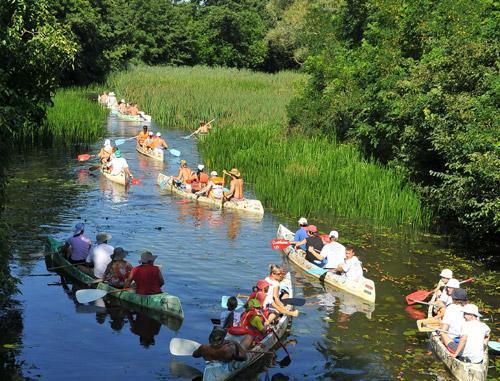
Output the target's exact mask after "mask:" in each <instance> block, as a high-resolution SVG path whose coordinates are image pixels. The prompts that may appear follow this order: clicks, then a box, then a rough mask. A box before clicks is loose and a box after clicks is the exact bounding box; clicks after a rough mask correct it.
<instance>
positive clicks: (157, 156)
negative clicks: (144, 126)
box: [135, 144, 163, 161]
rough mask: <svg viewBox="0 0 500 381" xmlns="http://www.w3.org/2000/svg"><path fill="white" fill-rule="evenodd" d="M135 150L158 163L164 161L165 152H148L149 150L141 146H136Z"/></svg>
mask: <svg viewBox="0 0 500 381" xmlns="http://www.w3.org/2000/svg"><path fill="white" fill-rule="evenodd" d="M135 149H136V150H137V151H138V152H139V153H142V154H143V155H145V156H147V157H150V158H152V159H155V160H158V161H163V150H162V151H155V150H148V149H147V148H143V147H142V146H141V145H139V144H136V146H135Z"/></svg>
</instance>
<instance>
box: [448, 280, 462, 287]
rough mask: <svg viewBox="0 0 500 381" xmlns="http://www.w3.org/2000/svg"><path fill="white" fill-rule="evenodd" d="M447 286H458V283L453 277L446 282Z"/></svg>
mask: <svg viewBox="0 0 500 381" xmlns="http://www.w3.org/2000/svg"><path fill="white" fill-rule="evenodd" d="M446 287H448V288H460V283H459V282H458V280H456V279H455V278H451V279H450V280H449V281H448V283H446Z"/></svg>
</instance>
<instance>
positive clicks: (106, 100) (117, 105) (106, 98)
mask: <svg viewBox="0 0 500 381" xmlns="http://www.w3.org/2000/svg"><path fill="white" fill-rule="evenodd" d="M98 102H99V104H101V105H102V106H104V107H107V108H109V109H113V110H118V111H119V112H120V114H123V115H131V116H137V115H141V113H142V114H144V113H143V112H142V111H140V110H139V106H138V105H137V103H128V102H125V99H121V100H120V101H118V100H117V99H116V94H115V93H114V92H113V91H111V92H109V93H108V92H107V91H105V92H104V93H102V94H99V97H98Z"/></svg>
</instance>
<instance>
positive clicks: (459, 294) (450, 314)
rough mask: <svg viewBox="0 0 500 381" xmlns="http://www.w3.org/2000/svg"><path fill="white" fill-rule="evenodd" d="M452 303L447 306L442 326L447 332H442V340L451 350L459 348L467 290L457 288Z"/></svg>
mask: <svg viewBox="0 0 500 381" xmlns="http://www.w3.org/2000/svg"><path fill="white" fill-rule="evenodd" d="M452 301H453V302H452V304H450V305H449V306H447V307H446V311H445V312H444V316H443V321H442V324H441V328H442V329H443V330H445V331H448V332H449V333H446V332H441V341H442V342H443V344H444V345H445V346H446V347H447V348H448V350H449V351H450V352H454V351H455V350H456V349H457V344H458V340H457V341H455V339H458V337H459V336H460V332H461V330H462V325H463V324H464V322H465V319H464V314H463V307H464V306H465V305H466V304H467V292H465V290H464V289H462V288H457V289H456V290H454V291H453V294H452Z"/></svg>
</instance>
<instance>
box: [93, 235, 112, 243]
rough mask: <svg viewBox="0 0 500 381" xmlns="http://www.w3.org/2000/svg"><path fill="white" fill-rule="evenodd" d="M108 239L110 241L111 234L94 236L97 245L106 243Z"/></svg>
mask: <svg viewBox="0 0 500 381" xmlns="http://www.w3.org/2000/svg"><path fill="white" fill-rule="evenodd" d="M110 239H111V234H108V233H97V234H96V236H95V240H96V242H97V244H98V245H99V244H101V243H104V242H106V241H109V240H110Z"/></svg>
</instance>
